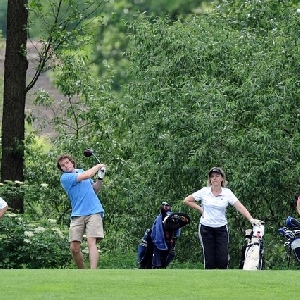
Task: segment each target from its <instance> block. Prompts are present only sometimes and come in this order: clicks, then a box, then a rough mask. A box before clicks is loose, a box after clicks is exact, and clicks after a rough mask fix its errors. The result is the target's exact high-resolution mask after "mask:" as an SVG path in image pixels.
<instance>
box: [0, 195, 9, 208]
mask: <svg viewBox="0 0 300 300" xmlns="http://www.w3.org/2000/svg"><path fill="white" fill-rule="evenodd" d="M6 206H7V203H6V202H5V201H4V200H3V199H2V198H1V197H0V209H2V208H4V207H6Z"/></svg>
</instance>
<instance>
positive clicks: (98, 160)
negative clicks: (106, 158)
mask: <svg viewBox="0 0 300 300" xmlns="http://www.w3.org/2000/svg"><path fill="white" fill-rule="evenodd" d="M92 155H93V156H94V157H95V158H96V160H97V162H98V163H99V164H101V162H100V159H99V158H98V157H97V156H96V155H95V154H94V153H93V152H92Z"/></svg>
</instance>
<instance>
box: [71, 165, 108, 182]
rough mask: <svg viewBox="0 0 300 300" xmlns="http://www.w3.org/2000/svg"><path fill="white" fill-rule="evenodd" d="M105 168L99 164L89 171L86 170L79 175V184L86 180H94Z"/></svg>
mask: <svg viewBox="0 0 300 300" xmlns="http://www.w3.org/2000/svg"><path fill="white" fill-rule="evenodd" d="M103 167H105V165H104V164H97V165H95V166H93V167H92V168H90V169H88V170H86V171H84V172H82V173H78V176H77V182H79V181H82V180H85V179H89V178H92V177H93V176H95V174H96V173H97V172H98V171H99V170H100V169H101V168H103Z"/></svg>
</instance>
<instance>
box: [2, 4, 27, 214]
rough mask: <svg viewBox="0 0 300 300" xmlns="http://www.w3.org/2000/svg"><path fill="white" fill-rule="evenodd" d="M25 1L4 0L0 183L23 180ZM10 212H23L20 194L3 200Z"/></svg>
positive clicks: (25, 66) (25, 68)
mask: <svg viewBox="0 0 300 300" xmlns="http://www.w3.org/2000/svg"><path fill="white" fill-rule="evenodd" d="M27 3H28V0H8V3H7V40H6V52H5V61H4V99H3V116H2V164H1V181H2V182H4V181H5V180H12V181H15V180H19V181H23V180H24V172H23V171H24V136H25V102H26V71H27V67H28V61H27V58H26V42H27V29H26V28H27V22H28V10H27V9H26V7H25V6H26V5H27ZM7 201H8V203H9V206H10V207H11V209H12V211H14V212H18V213H23V212H24V206H23V197H22V196H21V195H17V196H14V197H13V198H11V199H7Z"/></svg>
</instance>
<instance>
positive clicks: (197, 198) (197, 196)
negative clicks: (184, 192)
mask: <svg viewBox="0 0 300 300" xmlns="http://www.w3.org/2000/svg"><path fill="white" fill-rule="evenodd" d="M204 191H205V188H202V189H201V190H198V191H197V192H195V193H193V194H192V196H193V197H194V198H195V201H197V202H198V201H201V200H202V196H203V194H204Z"/></svg>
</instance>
